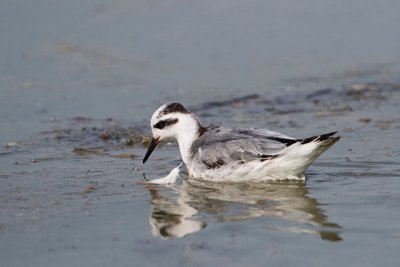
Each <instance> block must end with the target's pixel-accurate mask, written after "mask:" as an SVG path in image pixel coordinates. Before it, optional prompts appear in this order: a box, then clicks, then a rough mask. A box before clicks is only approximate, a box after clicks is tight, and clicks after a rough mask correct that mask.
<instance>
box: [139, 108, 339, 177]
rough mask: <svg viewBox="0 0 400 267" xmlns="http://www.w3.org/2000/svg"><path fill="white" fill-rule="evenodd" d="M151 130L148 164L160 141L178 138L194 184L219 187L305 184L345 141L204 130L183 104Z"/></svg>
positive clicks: (159, 116)
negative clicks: (309, 174) (310, 170)
mask: <svg viewBox="0 0 400 267" xmlns="http://www.w3.org/2000/svg"><path fill="white" fill-rule="evenodd" d="M150 125H151V130H152V134H153V138H152V140H151V142H150V146H149V148H148V150H147V152H146V155H145V156H144V158H143V163H145V162H146V161H147V159H148V158H149V156H150V154H151V153H152V152H153V150H154V149H155V148H156V146H157V145H158V143H159V142H160V141H161V140H164V139H169V138H173V139H176V140H177V141H178V144H179V150H180V154H181V156H182V160H183V162H184V163H185V164H186V167H187V169H188V171H189V177H190V178H193V179H201V180H211V181H218V182H221V181H229V182H244V181H268V180H286V179H296V180H305V174H304V172H305V170H306V169H307V167H308V166H309V165H310V164H311V163H313V162H314V161H315V160H316V159H317V158H318V157H319V156H320V155H321V154H322V153H323V152H324V151H325V150H327V149H328V148H329V147H331V146H332V145H333V144H335V143H336V142H337V141H338V140H339V139H340V136H337V135H336V132H331V133H326V134H321V135H316V136H312V137H308V138H293V137H289V136H287V135H284V134H281V133H277V132H273V131H270V130H267V129H238V128H226V127H222V126H210V127H204V126H202V125H201V124H200V121H199V119H198V118H197V117H196V116H195V115H194V114H193V113H192V112H190V111H189V110H187V109H186V108H185V107H184V106H183V105H182V104H180V103H167V104H164V105H162V106H161V107H160V108H158V109H157V110H156V111H155V112H154V114H153V116H152V117H151V121H150Z"/></svg>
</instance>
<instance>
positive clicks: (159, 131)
mask: <svg viewBox="0 0 400 267" xmlns="http://www.w3.org/2000/svg"><path fill="white" fill-rule="evenodd" d="M150 127H151V131H152V133H153V139H152V140H151V143H150V146H149V148H148V150H147V153H146V155H145V156H144V158H143V163H145V162H146V161H147V159H148V158H149V156H150V154H151V153H152V152H153V150H154V148H156V146H157V144H158V143H159V142H160V141H161V140H164V139H167V138H173V139H176V140H178V143H179V149H180V152H181V155H182V159H183V161H185V162H186V160H187V157H188V156H189V151H190V147H191V145H192V143H193V141H194V140H195V139H196V138H197V137H199V136H200V135H201V134H202V133H203V132H204V130H205V128H204V127H202V126H201V125H200V123H199V121H198V119H197V118H196V116H194V115H193V113H191V112H190V111H188V110H187V109H185V108H184V107H183V106H182V104H180V103H167V104H164V105H162V106H161V107H160V108H158V109H157V110H156V112H154V114H153V116H152V117H151V121H150Z"/></svg>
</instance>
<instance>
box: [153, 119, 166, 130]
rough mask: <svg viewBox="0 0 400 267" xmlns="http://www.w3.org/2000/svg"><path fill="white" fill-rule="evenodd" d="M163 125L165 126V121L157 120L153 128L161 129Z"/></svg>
mask: <svg viewBox="0 0 400 267" xmlns="http://www.w3.org/2000/svg"><path fill="white" fill-rule="evenodd" d="M164 127H165V121H159V122H157V123H156V124H154V128H157V129H162V128H164Z"/></svg>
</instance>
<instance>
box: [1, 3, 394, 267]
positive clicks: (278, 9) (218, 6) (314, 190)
mask: <svg viewBox="0 0 400 267" xmlns="http://www.w3.org/2000/svg"><path fill="white" fill-rule="evenodd" d="M399 8H400V4H399V3H397V1H379V2H377V1H362V2H361V1H324V2H321V1H303V2H302V3H301V4H300V3H299V2H298V1H279V3H277V2H276V3H275V2H270V1H218V2H215V1H201V2H199V1H134V2H131V1H123V0H119V1H113V2H112V3H111V2H107V1H89V0H88V1H67V2H62V1H46V0H40V1H35V2H26V1H3V2H2V3H1V4H0V58H1V61H0V93H1V97H0V112H1V113H0V116H1V117H0V129H1V135H0V142H1V148H0V265H1V266H27V265H29V266H73V265H74V266H110V265H114V266H139V265H144V266H160V265H163V266H204V265H206V264H207V265H210V266H222V265H228V266H265V265H271V266H290V265H295V264H296V265H299V266H340V265H342V266H377V265H383V266H397V265H398V262H399V260H400V257H399V256H398V250H399V247H400V227H399V223H398V222H399V221H400V208H399V201H400V181H399V179H400V177H399V175H400V167H399V166H400V165H399V164H400V147H399V145H398V137H399V130H400V119H399V115H398V114H399V113H400V112H399V111H400V107H399V104H398V103H399V101H400V77H399V69H400V64H399V63H400V56H399V55H400V53H399V52H400V49H399V46H398V44H399V43H400V30H399V29H400V28H399V27H398V25H399V23H400V16H399V15H398V10H399ZM167 101H180V102H183V103H184V104H185V105H186V106H188V107H189V108H190V109H192V110H193V111H194V112H195V113H196V114H197V115H198V116H199V117H200V118H201V120H202V121H203V122H204V124H223V125H225V126H236V127H258V128H270V129H274V130H276V131H280V132H283V133H285V134H288V135H292V136H297V137H307V136H309V135H314V134H318V133H323V132H329V131H332V130H337V131H339V132H340V135H342V136H343V138H342V139H341V141H340V142H339V143H337V144H336V145H335V146H333V147H332V148H331V149H330V150H328V151H327V152H326V153H325V154H324V155H323V156H322V157H321V158H320V159H319V160H318V161H317V162H316V163H315V164H314V165H312V166H311V167H310V168H309V170H308V180H307V182H306V183H295V182H282V183H263V184H214V183H196V182H193V181H188V180H186V176H185V175H184V174H183V175H182V177H183V178H184V180H183V181H182V180H180V181H179V183H178V184H177V185H175V186H172V187H165V186H148V185H144V184H142V183H141V181H142V179H143V176H142V175H143V173H146V176H147V177H148V178H153V177H159V176H161V175H164V174H166V173H168V171H169V170H171V169H172V168H173V167H175V166H176V165H177V164H178V163H179V153H178V147H177V146H176V144H175V143H166V144H164V145H163V146H161V147H160V148H158V149H157V150H156V151H155V152H154V153H153V155H152V157H151V158H150V160H149V161H148V163H146V165H142V164H141V159H142V157H143V155H144V152H145V145H146V144H145V143H146V140H147V139H146V136H148V134H149V126H148V120H149V119H150V116H151V114H152V112H153V111H154V110H155V109H156V108H158V107H159V106H160V105H161V104H163V103H164V102H167ZM142 142H143V143H144V144H141V143H142Z"/></svg>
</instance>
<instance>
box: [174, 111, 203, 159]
mask: <svg viewBox="0 0 400 267" xmlns="http://www.w3.org/2000/svg"><path fill="white" fill-rule="evenodd" d="M180 126H181V127H180V129H179V131H178V133H177V135H176V139H177V141H178V144H179V150H180V152H181V156H182V160H183V162H185V164H187V163H188V161H189V157H190V148H191V147H192V144H193V142H194V141H195V140H196V139H197V138H198V131H199V123H198V122H197V120H196V119H195V118H193V117H190V119H186V120H182V124H181V125H180Z"/></svg>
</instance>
